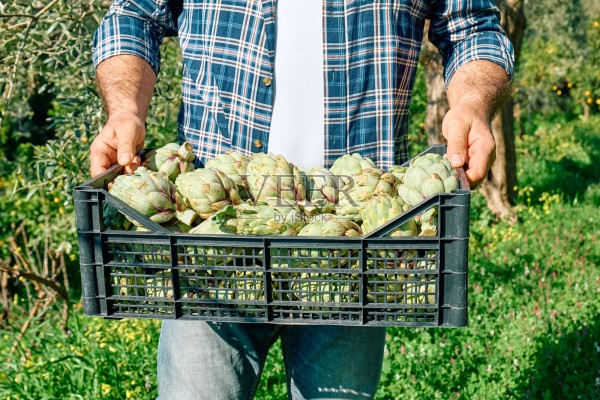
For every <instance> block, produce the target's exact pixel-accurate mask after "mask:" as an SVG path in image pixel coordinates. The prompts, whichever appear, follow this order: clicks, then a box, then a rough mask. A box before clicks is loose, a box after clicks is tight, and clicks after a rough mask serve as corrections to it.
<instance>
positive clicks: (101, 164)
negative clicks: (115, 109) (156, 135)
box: [90, 113, 146, 177]
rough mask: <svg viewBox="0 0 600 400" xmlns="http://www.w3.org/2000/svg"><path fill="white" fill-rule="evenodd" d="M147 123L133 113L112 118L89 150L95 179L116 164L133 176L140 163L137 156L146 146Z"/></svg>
mask: <svg viewBox="0 0 600 400" xmlns="http://www.w3.org/2000/svg"><path fill="white" fill-rule="evenodd" d="M145 137H146V128H145V127H144V121H143V120H142V119H141V118H139V117H138V116H136V115H134V114H130V113H120V114H113V115H111V116H110V118H109V119H108V121H107V122H106V125H104V128H102V131H101V132H100V134H99V135H98V136H97V137H96V139H94V141H93V142H92V145H91V147H90V163H91V167H90V172H91V175H92V177H96V176H98V175H100V174H101V173H103V172H104V171H106V170H107V169H108V168H110V167H111V166H113V165H115V164H117V162H118V163H119V164H121V165H123V166H125V173H126V174H131V173H133V172H134V171H135V170H136V169H137V167H138V166H139V165H140V163H141V160H140V157H139V156H136V154H137V153H138V152H139V151H140V150H141V149H142V148H143V147H144V138H145Z"/></svg>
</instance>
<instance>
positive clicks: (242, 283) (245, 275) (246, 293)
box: [232, 270, 265, 300]
mask: <svg viewBox="0 0 600 400" xmlns="http://www.w3.org/2000/svg"><path fill="white" fill-rule="evenodd" d="M233 279H234V285H233V289H234V292H233V295H232V298H233V299H235V300H264V299H265V293H264V290H263V288H264V285H263V272H262V271H242V270H240V271H236V272H235V275H234V278H233Z"/></svg>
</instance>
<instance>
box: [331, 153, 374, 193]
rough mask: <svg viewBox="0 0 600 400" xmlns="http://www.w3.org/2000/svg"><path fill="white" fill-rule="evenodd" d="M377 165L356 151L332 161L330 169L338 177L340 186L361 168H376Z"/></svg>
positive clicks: (346, 182)
mask: <svg viewBox="0 0 600 400" xmlns="http://www.w3.org/2000/svg"><path fill="white" fill-rule="evenodd" d="M376 168H377V166H376V165H375V163H374V162H373V161H372V160H371V159H370V158H366V157H363V156H361V155H360V154H358V153H353V154H344V155H343V156H341V157H340V158H338V159H337V160H335V161H334V163H333V165H332V166H331V168H330V171H331V173H332V174H334V175H338V176H339V177H340V186H345V185H346V184H348V182H349V180H350V179H349V178H350V175H354V174H357V173H359V172H360V171H362V170H363V169H376Z"/></svg>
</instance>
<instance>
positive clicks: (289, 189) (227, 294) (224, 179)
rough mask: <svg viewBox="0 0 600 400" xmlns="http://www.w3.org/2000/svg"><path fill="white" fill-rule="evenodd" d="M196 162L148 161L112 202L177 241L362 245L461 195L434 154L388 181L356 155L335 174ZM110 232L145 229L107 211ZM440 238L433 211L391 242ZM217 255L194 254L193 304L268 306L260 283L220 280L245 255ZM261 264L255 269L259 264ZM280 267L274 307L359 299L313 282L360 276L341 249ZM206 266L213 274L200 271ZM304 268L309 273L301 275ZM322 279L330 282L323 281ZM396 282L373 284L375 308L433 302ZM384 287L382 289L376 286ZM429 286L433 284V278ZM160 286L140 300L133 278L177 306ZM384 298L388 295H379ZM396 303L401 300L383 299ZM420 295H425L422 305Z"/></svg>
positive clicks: (180, 154) (271, 158)
mask: <svg viewBox="0 0 600 400" xmlns="http://www.w3.org/2000/svg"><path fill="white" fill-rule="evenodd" d="M193 161H194V155H193V152H192V147H191V146H190V145H189V144H188V143H184V144H183V145H181V146H180V145H178V144H175V143H170V144H167V145H166V146H163V147H162V148H159V149H156V150H152V151H150V152H148V153H147V154H146V157H145V160H144V162H143V163H142V166H141V167H139V168H138V169H137V170H136V171H135V173H133V174H131V175H121V176H119V177H117V178H116V179H115V180H114V182H113V183H112V186H111V188H110V193H111V194H112V195H113V196H115V197H117V198H119V199H121V200H122V201H124V202H125V203H126V204H128V205H129V206H131V207H132V208H134V209H135V210H136V211H137V212H139V213H140V214H142V215H143V216H145V217H147V218H149V219H150V220H152V221H154V222H156V223H159V224H161V225H163V226H165V227H167V228H168V229H169V230H171V231H173V232H185V233H190V234H201V235H260V236H269V235H278V236H308V237H318V236H332V237H358V236H362V235H365V234H368V233H370V232H372V231H374V230H376V229H377V228H379V227H381V226H383V225H385V224H386V223H387V222H389V221H391V220H392V219H394V218H396V217H398V216H399V215H401V214H403V213H404V212H406V211H407V210H408V209H410V208H411V207H413V206H415V205H417V204H419V203H420V202H422V201H423V200H425V199H426V198H428V197H430V196H432V195H435V194H438V193H447V192H451V191H454V190H456V189H458V186H459V184H458V182H459V180H458V175H457V173H456V172H455V171H454V170H453V169H452V167H451V165H450V163H449V161H448V160H447V159H446V158H444V157H442V156H440V155H437V154H426V155H423V156H420V157H417V158H415V159H413V160H412V161H411V163H410V165H409V166H408V167H403V166H394V167H392V168H390V169H389V170H388V171H385V170H382V169H380V168H377V166H376V165H375V164H374V163H373V161H371V160H370V159H369V158H365V157H362V156H360V155H359V154H357V153H355V154H347V155H344V156H342V157H340V158H339V159H337V160H336V161H335V162H334V163H333V165H332V166H331V168H329V169H328V168H324V167H322V166H314V167H312V168H311V169H305V168H303V167H300V166H297V165H294V164H292V163H290V162H288V161H287V160H286V159H285V158H284V157H283V156H280V155H272V154H264V153H256V154H252V155H250V156H246V155H243V154H240V153H236V152H229V153H225V154H221V155H218V156H216V157H215V158H213V159H210V160H208V161H207V163H206V165H205V166H204V167H203V168H199V169H196V168H195V167H194V163H193ZM104 224H105V226H106V227H108V228H109V229H118V230H123V229H125V230H130V229H136V230H143V229H144V228H142V227H140V226H139V223H138V222H137V221H136V220H135V219H134V218H130V217H125V218H124V217H123V215H122V214H120V213H119V212H115V211H114V209H110V207H109V208H105V209H104ZM437 229H438V222H437V207H432V208H430V209H429V210H426V211H425V212H423V213H421V214H420V215H418V216H417V217H416V218H414V219H411V220H409V221H407V222H406V223H404V224H403V225H401V226H400V227H398V228H396V229H395V230H394V231H393V232H392V233H391V234H390V235H391V236H436V235H437ZM216 247H217V246H212V247H211V246H190V247H189V248H187V249H186V250H185V251H186V252H187V255H186V259H185V263H186V265H187V264H190V265H191V266H193V265H197V266H199V267H197V269H191V270H187V273H188V275H189V276H190V277H192V278H194V277H196V278H197V282H195V281H194V279H192V281H189V280H188V282H187V283H188V284H189V285H191V286H190V287H188V288H187V289H189V290H187V291H186V293H185V294H186V296H189V297H204V298H211V299H231V300H234V299H243V300H264V296H263V294H262V293H263V287H262V285H263V279H262V273H260V272H256V271H255V272H251V271H245V272H244V271H240V270H238V271H233V270H229V271H228V272H227V273H217V272H219V271H218V268H219V267H223V266H231V265H234V264H235V262H236V259H238V258H240V259H241V258H243V257H245V255H244V249H242V248H231V247H229V248H225V247H223V248H220V249H217V248H216ZM305 250H306V249H305ZM316 253H318V254H317V256H315V254H316ZM275 256H277V254H275ZM259 259H260V257H257V260H256V261H257V262H260V260H259ZM274 259H275V260H277V259H279V260H281V262H274V263H272V267H273V274H275V273H276V271H277V268H278V267H279V268H281V271H282V272H281V273H280V275H279V276H277V278H279V279H280V280H279V281H278V284H279V285H281V282H282V281H285V287H284V288H283V289H281V290H280V292H281V293H279V291H278V292H277V293H275V292H274V298H277V297H278V296H279V295H281V297H280V298H282V299H283V300H286V299H285V298H283V296H284V295H283V293H284V292H285V294H289V293H291V294H290V296H292V297H293V298H294V299H295V300H300V301H307V302H308V301H317V302H351V301H356V296H354V295H352V293H354V292H357V291H356V290H354V289H355V288H354V286H355V285H357V284H358V281H359V279H358V278H357V276H358V275H351V274H348V275H347V279H341V280H340V279H333V278H331V276H330V277H329V278H330V279H328V282H327V284H326V285H325V283H323V282H321V281H320V280H314V279H310V277H311V274H315V273H316V274H317V275H318V274H319V273H321V272H323V271H320V270H317V271H316V272H315V270H314V268H325V269H329V273H335V272H336V271H338V272H339V271H340V270H341V269H344V268H345V269H346V270H345V272H348V269H356V268H358V265H357V263H353V262H352V257H350V255H349V254H348V251H346V252H340V249H337V250H335V249H334V250H329V251H328V252H325V254H323V252H321V251H318V249H312V250H311V249H308V251H305V252H304V253H302V249H297V250H295V251H292V252H288V253H286V254H285V257H279V258H277V257H275V258H274ZM190 260H191V261H190ZM332 260H333V261H332ZM348 260H350V261H348ZM141 261H142V262H143V260H141ZM245 262H247V260H245ZM205 265H210V266H211V269H209V270H206V268H204V269H203V268H201V266H205ZM371 266H372V267H373V264H372V265H371ZM298 268H301V269H303V270H296V269H298ZM311 271H313V272H311ZM248 274H250V275H248ZM249 276H250V277H249ZM318 276H319V279H323V276H322V275H318ZM336 276H338V275H336ZM393 276H394V278H393V279H391V280H390V279H389V274H388V275H385V274H383V275H381V276H380V275H374V283H373V284H372V285H371V286H370V287H369V289H368V291H369V292H370V294H369V300H370V301H375V302H378V301H379V302H389V301H392V300H393V301H396V300H397V298H396V297H400V296H403V297H402V299H403V301H405V302H406V303H411V302H413V303H417V302H419V301H417V300H416V299H417V297H419V298H424V297H431V296H426V292H431V291H433V292H435V287H434V285H433V284H427V285H426V287H425V286H418V283H417V282H416V281H412V280H409V282H408V283H407V282H406V281H405V280H406V276H405V275H401V274H395V275H393ZM415 276H416V277H427V275H415ZM382 277H383V278H382ZM379 278H382V279H383V280H382V282H384V283H383V284H377V282H376V280H377V279H379ZM121 279H122V278H121ZM325 280H327V278H325ZM422 280H423V282H428V281H429V278H427V279H422ZM156 282H157V278H156V277H155V276H151V277H149V278H148V279H147V282H146V283H147V286H148V288H147V289H146V290H145V291H143V290H142V289H140V288H139V287H137V286H142V285H139V278H138V277H137V276H136V279H135V283H136V285H134V286H135V291H134V292H131V293H128V294H129V295H134V296H135V295H138V294H139V293H140V292H143V294H145V295H147V296H151V297H167V298H169V297H172V296H173V293H172V291H168V290H166V289H165V290H163V289H162V286H166V285H163V284H164V283H165V282H164V280H160V283H161V285H158V286H160V287H161V289H160V290H158V289H152V288H153V287H157V285H156ZM190 282H191V283H190ZM115 283H116V284H117V285H118V284H119V282H115ZM125 286H129V285H125ZM324 287H325V289H323V288H324ZM182 290H183V289H182ZM288 292H289V293H288ZM315 292H322V293H321V294H320V295H319V297H318V299H315V298H314V296H313V295H312V294H314V293H315ZM379 292H382V293H383V295H378V293H379ZM409 292H410V293H413V294H414V296H413V297H412V299H410V298H408V297H407V296H406V294H407V293H409ZM323 293H324V294H323ZM389 293H392V296H395V297H394V298H393V299H392V298H386V296H388V297H389V296H390V295H389ZM419 293H423V295H421V296H418V294H419ZM121 294H123V293H121ZM425 302H426V303H429V301H425Z"/></svg>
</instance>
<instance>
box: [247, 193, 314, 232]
mask: <svg viewBox="0 0 600 400" xmlns="http://www.w3.org/2000/svg"><path fill="white" fill-rule="evenodd" d="M236 211H237V222H238V224H237V233H238V234H239V235H283V236H296V235H297V234H298V232H299V231H300V229H302V227H303V226H304V225H305V224H306V216H305V215H304V213H302V211H301V210H300V208H298V206H297V204H296V203H295V202H294V201H290V200H284V199H277V198H275V199H265V201H263V202H261V203H259V204H257V205H250V204H241V205H240V206H238V207H236Z"/></svg>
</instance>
